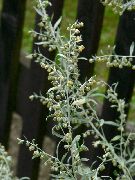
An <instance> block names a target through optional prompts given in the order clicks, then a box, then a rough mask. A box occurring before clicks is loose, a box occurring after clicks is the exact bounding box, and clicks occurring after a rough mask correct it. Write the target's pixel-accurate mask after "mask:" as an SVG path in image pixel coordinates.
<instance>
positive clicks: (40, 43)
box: [35, 42, 48, 45]
mask: <svg viewBox="0 0 135 180" xmlns="http://www.w3.org/2000/svg"><path fill="white" fill-rule="evenodd" d="M35 44H36V45H47V44H48V42H36V43H35Z"/></svg>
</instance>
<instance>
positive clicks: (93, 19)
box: [77, 0, 105, 81]
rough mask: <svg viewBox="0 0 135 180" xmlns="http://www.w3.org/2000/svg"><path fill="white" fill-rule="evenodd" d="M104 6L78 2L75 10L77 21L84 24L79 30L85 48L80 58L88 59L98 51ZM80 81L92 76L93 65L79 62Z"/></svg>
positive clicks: (89, 0) (96, 0)
mask: <svg viewBox="0 0 135 180" xmlns="http://www.w3.org/2000/svg"><path fill="white" fill-rule="evenodd" d="M104 9H105V8H104V6H103V5H102V4H101V3H100V1H99V0H85V1H84V0H79V1H78V9H77V19H78V20H79V22H83V23H84V27H83V28H82V29H81V34H82V37H83V45H84V46H85V49H84V51H83V52H82V54H81V56H83V57H86V58H90V57H91V55H95V54H96V53H97V50H98V45H99V40H100V34H101V29H102V24H103V17H104ZM79 69H80V71H81V80H83V81H84V80H85V78H86V77H90V76H91V75H92V74H93V70H94V65H93V64H90V63H89V62H87V61H80V62H79Z"/></svg>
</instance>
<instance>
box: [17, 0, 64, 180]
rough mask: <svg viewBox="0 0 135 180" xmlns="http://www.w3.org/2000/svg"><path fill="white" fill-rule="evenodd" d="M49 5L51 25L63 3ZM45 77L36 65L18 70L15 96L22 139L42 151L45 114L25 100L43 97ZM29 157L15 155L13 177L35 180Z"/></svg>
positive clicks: (33, 164)
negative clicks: (38, 96)
mask: <svg viewBox="0 0 135 180" xmlns="http://www.w3.org/2000/svg"><path fill="white" fill-rule="evenodd" d="M52 4H53V6H52V8H49V10H48V13H49V14H50V15H51V14H52V12H53V13H54V16H53V23H54V22H56V20H58V18H59V17H60V16H61V14H62V8H63V0H53V1H52ZM39 19H40V17H39V16H37V17H36V27H35V28H36V30H37V31H38V26H37V22H39ZM35 49H36V47H35V45H34V48H33V50H35ZM41 51H42V52H43V54H44V55H45V56H46V57H50V58H51V59H53V58H54V54H50V53H49V52H48V51H47V50H46V49H41ZM47 77H48V74H47V72H45V71H44V70H42V69H41V68H40V66H39V64H36V63H34V62H33V61H32V62H31V68H30V69H29V70H28V69H26V68H25V69H24V68H22V72H21V76H20V78H21V79H20V85H19V93H18V103H17V104H18V110H17V111H18V112H19V114H20V115H21V116H22V118H23V130H22V136H23V135H25V136H26V137H27V138H28V139H29V140H31V139H33V138H35V139H36V141H37V142H38V144H39V147H42V143H43V137H44V135H45V134H46V132H47V129H48V127H47V128H46V126H47V124H45V123H46V122H45V118H46V116H47V114H48V110H47V109H46V108H43V106H42V104H41V103H40V102H37V101H35V102H30V100H29V99H28V97H29V95H31V94H32V93H33V92H36V93H38V94H39V92H40V91H41V92H43V93H45V92H46V91H47V90H48V88H49V87H50V83H49V82H48V79H47ZM22 88H23V89H22ZM31 156H32V154H31V153H30V152H28V149H26V148H25V147H24V146H22V147H21V149H20V153H19V162H18V173H17V175H18V176H19V177H21V176H28V177H31V179H32V180H35V179H37V178H38V172H39V163H40V160H39V159H36V160H34V161H31ZM26 162H27V163H26ZM32 171H33V172H32Z"/></svg>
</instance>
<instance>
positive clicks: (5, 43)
mask: <svg viewBox="0 0 135 180" xmlns="http://www.w3.org/2000/svg"><path fill="white" fill-rule="evenodd" d="M25 5H26V0H23V1H21V0H12V1H11V0H4V1H3V9H2V14H1V40H0V41H1V42H2V46H1V48H2V56H3V57H1V55H0V61H1V64H0V66H1V79H0V88H1V90H0V91H1V93H0V110H1V116H0V141H1V142H2V143H3V144H4V145H5V146H6V147H7V146H8V139H9V132H10V125H11V116H12V112H13V110H15V106H16V103H15V102H16V101H15V99H16V91H17V79H18V71H19V66H18V65H19V61H18V60H19V55H20V47H21V40H22V28H23V23H24V14H25Z"/></svg>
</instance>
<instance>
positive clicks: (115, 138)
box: [111, 135, 121, 141]
mask: <svg viewBox="0 0 135 180" xmlns="http://www.w3.org/2000/svg"><path fill="white" fill-rule="evenodd" d="M120 138H121V136H120V135H117V136H115V137H114V138H112V139H111V141H118V140H119V139H120Z"/></svg>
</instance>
